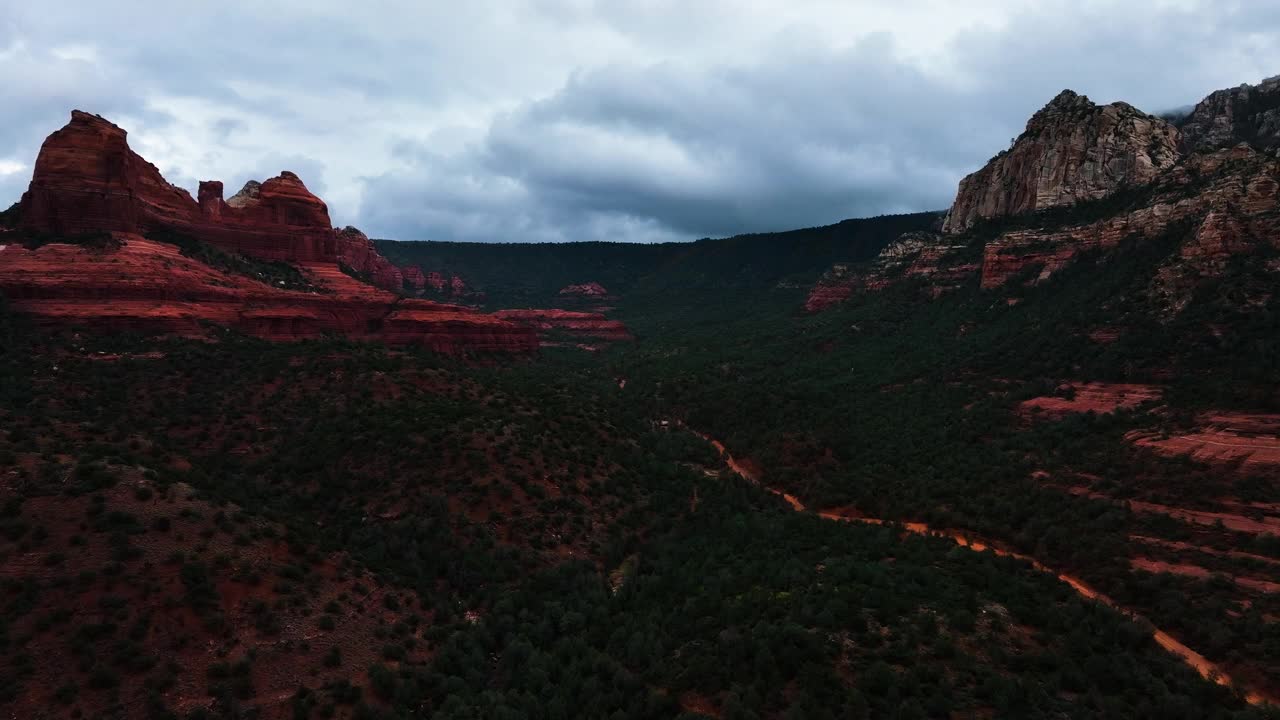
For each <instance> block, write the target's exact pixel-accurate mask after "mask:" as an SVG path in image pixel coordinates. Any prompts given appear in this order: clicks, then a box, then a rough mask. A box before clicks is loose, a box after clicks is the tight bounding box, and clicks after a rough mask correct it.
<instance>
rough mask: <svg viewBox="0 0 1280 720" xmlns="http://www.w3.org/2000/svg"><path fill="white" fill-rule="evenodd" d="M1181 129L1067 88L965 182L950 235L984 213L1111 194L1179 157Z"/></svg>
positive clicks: (947, 226) (948, 224)
mask: <svg viewBox="0 0 1280 720" xmlns="http://www.w3.org/2000/svg"><path fill="white" fill-rule="evenodd" d="M1178 139H1179V135H1178V130H1177V128H1175V127H1173V126H1172V125H1170V124H1169V123H1167V122H1165V121H1164V120H1161V119H1160V118H1157V117H1153V116H1151V115H1147V114H1146V113H1143V112H1141V111H1139V110H1137V109H1135V108H1134V107H1133V106H1131V105H1128V104H1126V103H1112V104H1110V105H1104V106H1099V105H1095V104H1094V103H1093V102H1091V101H1090V100H1089V98H1087V97H1085V96H1083V95H1077V94H1076V93H1074V92H1071V91H1070V90H1064V91H1063V92H1062V93H1061V94H1059V95H1058V96H1057V97H1055V98H1054V99H1053V100H1052V101H1051V102H1050V103H1049V104H1048V105H1046V106H1045V107H1044V108H1043V109H1041V110H1040V111H1039V112H1037V113H1036V114H1035V115H1034V116H1032V118H1031V120H1030V121H1029V122H1028V123H1027V129H1026V131H1024V132H1023V133H1022V135H1021V136H1019V137H1018V139H1017V140H1016V141H1015V142H1014V144H1013V147H1011V148H1010V149H1009V150H1007V151H1005V152H1003V153H1001V154H1000V155H997V156H996V157H995V158H994V159H992V160H991V162H989V163H987V165H986V167H984V168H982V169H981V170H979V171H978V172H976V173H973V174H972V175H969V176H968V177H966V178H965V179H964V180H962V181H961V182H960V190H959V192H958V193H957V194H956V200H955V204H954V205H952V207H951V212H949V213H948V214H947V218H946V220H945V222H944V223H943V232H944V233H952V234H954V233H960V232H964V231H965V230H968V229H969V228H970V227H972V226H973V225H974V223H976V222H977V221H978V220H981V219H983V218H991V217H1000V216H1003V215H1016V214H1019V213H1024V212H1031V211H1034V210H1043V209H1045V208H1050V207H1056V206H1060V205H1070V204H1073V203H1076V202H1080V201H1082V200H1092V199H1097V198H1100V197H1105V196H1106V195H1109V194H1111V193H1113V192H1115V191H1116V190H1117V189H1119V188H1121V187H1124V186H1126V185H1141V184H1144V183H1147V182H1149V181H1151V180H1152V179H1153V178H1154V177H1156V176H1157V175H1158V174H1160V173H1161V172H1162V171H1164V170H1166V169H1168V168H1170V167H1172V166H1173V164H1174V163H1175V162H1176V161H1177V159H1178Z"/></svg>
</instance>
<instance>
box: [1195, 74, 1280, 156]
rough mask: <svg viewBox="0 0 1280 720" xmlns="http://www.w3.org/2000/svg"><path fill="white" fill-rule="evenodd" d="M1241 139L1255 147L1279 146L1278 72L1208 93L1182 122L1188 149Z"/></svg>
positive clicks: (1211, 148) (1218, 146)
mask: <svg viewBox="0 0 1280 720" xmlns="http://www.w3.org/2000/svg"><path fill="white" fill-rule="evenodd" d="M1242 142H1244V143H1249V144H1251V145H1253V146H1254V147H1256V148H1259V149H1265V148H1270V147H1276V146H1277V145H1280V75H1277V76H1276V77H1272V78H1268V79H1266V80H1263V81H1262V82H1261V83H1259V84H1257V85H1241V86H1240V87H1235V88H1229V89H1227V90H1218V91H1217V92H1214V93H1211V94H1210V95H1209V96H1208V97H1206V98H1205V99H1204V100H1201V101H1200V103H1199V104H1197V105H1196V107H1195V109H1194V110H1192V111H1191V115H1189V116H1188V117H1187V118H1186V120H1184V121H1183V123H1182V145H1183V148H1184V149H1186V150H1188V151H1194V150H1214V149H1217V148H1222V147H1226V146H1230V145H1235V144H1237V143H1242Z"/></svg>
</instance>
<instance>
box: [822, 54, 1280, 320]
mask: <svg viewBox="0 0 1280 720" xmlns="http://www.w3.org/2000/svg"><path fill="white" fill-rule="evenodd" d="M1181 127H1182V129H1181V132H1180V131H1179V130H1178V129H1177V128H1174V127H1173V126H1172V125H1170V124H1169V123H1167V122H1165V121H1163V120H1160V119H1158V118H1154V117H1152V116H1150V115H1146V114H1144V113H1141V112H1139V111H1137V110H1135V109H1134V108H1132V107H1131V106H1129V105H1126V104H1124V103H1113V104H1111V105H1106V106H1098V105H1095V104H1093V103H1092V102H1090V101H1089V100H1088V98H1085V97H1083V96H1080V95H1077V94H1075V93H1072V92H1070V91H1065V92H1063V93H1061V94H1060V95H1058V96H1057V97H1056V98H1054V99H1053V101H1051V102H1050V103H1049V104H1048V105H1046V106H1045V108H1044V109H1042V110H1041V111H1040V112H1038V113H1036V114H1035V116H1033V117H1032V118H1031V120H1030V121H1029V122H1028V123H1027V130H1026V132H1024V133H1023V134H1022V135H1021V136H1020V137H1019V138H1018V139H1017V140H1016V141H1015V142H1014V145H1013V147H1012V148H1010V149H1009V150H1008V151H1006V152H1003V153H1001V154H1000V155H998V156H997V157H995V158H994V159H992V160H991V161H990V162H989V163H987V165H986V166H985V167H983V168H982V169H981V170H979V171H978V172H975V173H973V174H972V175H969V176H968V177H966V178H965V179H964V180H963V181H961V183H960V188H959V192H958V193H957V195H956V201H955V205H954V206H952V208H951V210H950V212H949V213H948V215H947V218H946V221H945V223H944V226H943V235H942V236H941V237H939V236H926V235H921V234H913V235H910V236H904V237H902V238H900V239H899V240H898V241H897V242H895V243H892V244H891V245H889V246H888V247H887V248H886V249H885V251H884V252H883V253H881V255H880V257H879V258H878V259H877V260H876V262H875V263H873V264H872V266H871V267H870V268H859V269H855V270H850V269H848V268H837V269H836V270H833V271H832V272H829V273H827V275H826V276H824V278H822V279H821V280H819V282H818V283H817V285H816V286H815V287H814V289H813V291H812V293H811V294H810V297H809V301H808V303H807V304H806V307H807V308H808V309H809V310H810V311H815V310H820V309H822V308H824V307H827V306H829V305H831V304H834V303H837V302H840V301H842V300H843V299H845V298H846V297H848V296H849V295H850V294H851V293H852V292H854V291H855V290H856V289H859V288H865V289H866V290H876V289H880V288H883V287H885V286H887V285H891V284H893V283H895V282H898V281H900V280H902V279H905V278H913V277H926V278H928V280H929V283H930V286H931V291H932V294H934V295H937V294H940V293H942V292H945V291H946V290H948V289H952V288H954V287H957V286H959V285H960V284H962V283H963V282H965V281H966V280H967V279H968V278H972V277H973V276H974V275H976V276H978V282H979V284H980V286H981V287H982V288H983V289H986V290H995V289H997V288H1000V287H1003V286H1005V285H1007V284H1009V283H1011V282H1014V281H1022V282H1027V283H1037V282H1042V281H1044V280H1046V279H1048V278H1049V277H1051V276H1052V275H1053V274H1054V273H1056V272H1058V271H1059V270H1061V269H1062V268H1064V267H1066V266H1068V265H1069V264H1071V263H1072V262H1073V261H1074V260H1075V258H1076V257H1077V256H1079V255H1080V254H1081V253H1082V252H1085V251H1089V250H1110V249H1113V248H1116V247H1117V246H1119V245H1120V244H1121V243H1122V242H1123V241H1125V240H1126V239H1138V240H1142V239H1151V238H1155V237H1158V236H1161V235H1163V234H1165V233H1168V232H1170V231H1173V230H1176V231H1177V232H1179V233H1182V232H1183V231H1184V229H1185V233H1186V236H1185V237H1184V238H1183V239H1182V242H1181V244H1180V246H1179V247H1178V250H1177V252H1176V253H1175V254H1174V255H1173V256H1172V257H1171V258H1170V259H1168V260H1167V261H1166V262H1165V263H1164V264H1163V265H1162V266H1161V267H1160V268H1159V269H1158V271H1157V272H1156V275H1155V277H1153V278H1152V281H1151V287H1150V292H1151V294H1152V296H1154V297H1155V298H1156V299H1157V300H1159V301H1160V303H1161V304H1162V305H1163V307H1164V308H1166V309H1167V310H1168V311H1169V312H1178V311H1180V310H1181V309H1182V307H1184V306H1185V304H1186V302H1187V301H1188V300H1189V298H1190V295H1191V294H1192V291H1193V290H1194V288H1195V286H1196V284H1197V283H1198V282H1199V281H1200V280H1201V279H1202V278H1205V277H1210V276H1214V275H1215V274H1217V273H1220V272H1221V271H1222V270H1223V269H1224V268H1225V267H1226V265H1227V263H1228V262H1229V260H1230V259H1231V258H1232V257H1233V256H1235V255H1238V254H1241V253H1250V252H1254V251H1256V250H1260V249H1262V248H1265V247H1267V246H1270V247H1275V248H1280V154H1277V149H1276V148H1277V146H1280V77H1278V78H1272V79H1270V80H1267V81H1264V82H1263V83H1261V84H1259V85H1257V86H1249V85H1244V86H1241V87H1239V88H1233V89H1230V90H1221V91H1218V92H1215V93H1213V94H1211V95H1209V97H1207V98H1205V99H1204V100H1203V101H1202V102H1201V103H1200V104H1199V105H1197V106H1196V108H1195V110H1194V111H1193V112H1192V113H1191V114H1190V115H1189V116H1188V117H1187V118H1186V119H1185V120H1184V121H1183V123H1182V126H1181ZM1098 201H1102V202H1098ZM1050 208H1057V210H1055V211H1054V212H1051V213H1040V214H1035V213H1036V212H1037V211H1044V210H1047V209H1050ZM1011 216H1019V217H1011ZM1003 218H1009V219H1003ZM979 220H992V221H994V222H995V223H997V224H996V225H994V226H993V225H990V224H987V225H984V226H983V228H984V229H982V230H980V231H979V230H974V225H975V224H976V223H977V222H978V221H979ZM1000 224H1003V225H1004V226H1005V227H1007V228H1009V229H1006V230H999V229H998V228H999V226H1000ZM975 258H980V262H974V259H975Z"/></svg>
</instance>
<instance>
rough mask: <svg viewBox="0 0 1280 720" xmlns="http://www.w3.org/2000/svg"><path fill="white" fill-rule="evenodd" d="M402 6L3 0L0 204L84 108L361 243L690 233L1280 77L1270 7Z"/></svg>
mask: <svg viewBox="0 0 1280 720" xmlns="http://www.w3.org/2000/svg"><path fill="white" fill-rule="evenodd" d="M420 5H422V7H418V6H415V5H404V4H396V3H385V2H377V1H374V2H370V3H364V4H361V5H360V6H358V7H357V6H351V5H350V4H349V3H332V4H329V3H324V2H307V3H293V2H283V3H271V4H247V3H246V4H238V3H229V4H219V5H217V6H213V5H207V6H206V5H201V6H198V7H191V8H182V9H181V12H179V10H178V9H177V8H175V7H174V6H173V5H172V4H171V3H159V2H134V3H125V4H123V6H122V7H120V8H107V7H97V6H89V7H85V6H83V5H82V4H80V3H75V4H71V3H56V2H55V3H53V4H52V5H50V6H48V7H45V6H42V7H41V8H38V9H37V8H35V7H34V5H31V6H23V7H18V8H16V9H15V10H14V11H13V12H11V13H9V14H8V15H7V16H6V19H4V20H0V204H7V202H9V201H12V200H16V198H17V196H18V195H19V194H20V193H21V191H22V189H23V188H24V187H25V184H26V182H27V180H28V179H29V175H30V165H31V163H32V162H33V161H34V156H35V152H36V149H37V148H38V146H39V143H40V141H41V139H42V138H43V137H44V136H45V135H46V134H48V133H49V132H50V131H51V130H53V129H56V128H57V127H59V126H60V125H61V124H62V123H64V122H65V120H66V117H67V113H68V111H69V110H70V109H71V108H72V107H79V108H82V109H86V110H91V111H93V112H98V113H100V114H103V115H104V116H107V117H109V118H111V119H113V120H115V121H116V122H118V123H119V124H121V125H122V126H124V127H126V128H127V129H129V130H130V138H131V141H132V142H133V144H134V147H135V149H137V150H138V151H139V152H141V153H142V154H143V155H145V156H146V157H147V158H148V159H150V160H152V161H153V162H155V163H156V164H157V165H158V166H159V167H160V168H161V170H162V171H163V172H165V173H166V176H167V177H169V178H170V179H171V180H172V181H174V182H176V183H178V184H181V185H193V184H194V183H195V182H196V181H197V180H199V179H206V178H220V179H223V180H225V181H227V183H228V185H229V186H233V185H236V184H237V183H240V182H243V180H245V179H248V178H250V177H265V176H268V175H272V174H275V173H276V172H278V171H279V170H282V169H286V168H288V169H292V170H295V171H297V172H298V173H299V174H300V175H301V176H302V177H303V178H304V180H306V181H307V183H308V185H309V186H310V187H312V188H313V189H314V190H316V191H318V192H321V193H323V195H324V197H325V199H326V200H327V201H328V202H329V205H330V209H331V212H332V214H333V217H334V221H335V222H336V223H339V224H348V223H350V224H356V225H359V226H360V227H362V228H363V229H365V230H366V231H367V232H369V233H370V234H371V235H375V236H381V237H395V238H402V239H438V240H480V241H568V240H624V241H660V240H685V239H692V238H696V237H701V236H717V235H728V234H733V233H738V232H745V231H759V230H774V229H783V228H790V227H801V226H809V225H818V224H825V223H830V222H834V221H838V220H840V219H843V218H846V217H854V216H861V215H872V214H879V213H885V212H903V211H911V210H920V209H933V208H942V207H945V206H946V205H947V204H948V203H949V202H950V200H951V197H952V194H953V193H954V190H955V185H956V182H957V181H958V180H959V178H960V177H962V176H963V175H964V174H965V173H967V172H969V171H971V170H973V169H975V168H976V167H978V166H980V165H981V164H982V163H983V162H984V161H985V160H986V159H987V158H989V157H990V156H991V155H993V154H994V153H995V152H997V151H999V150H1000V149H1002V148H1003V147H1004V146H1005V144H1006V143H1007V142H1008V140H1009V139H1010V138H1011V137H1012V136H1014V135H1016V134H1017V133H1018V132H1019V131H1020V130H1021V126H1022V124H1023V123H1024V122H1025V120H1026V117H1027V116H1028V115H1029V114H1030V113H1032V112H1034V110H1035V109H1036V108H1037V107H1039V106H1040V105H1041V104H1043V103H1044V102H1045V101H1047V100H1048V99H1049V98H1050V97H1052V96H1053V95H1054V94H1056V93H1057V92H1058V91H1059V90H1061V89H1062V88H1064V87H1072V88H1074V89H1077V90H1079V91H1081V92H1085V93H1087V94H1089V95H1090V96H1091V97H1093V98H1094V99H1095V100H1098V101H1110V100H1115V99H1125V100H1128V101H1130V102H1132V103H1134V104H1135V105H1138V106H1139V107H1142V108H1144V109H1147V110H1149V111H1160V110H1165V109H1169V108H1174V107H1179V106H1184V105H1186V104H1187V103H1191V102H1194V101H1195V100H1197V99H1199V97H1200V96H1202V95H1203V94H1205V93H1206V92H1208V91H1209V90H1212V89H1215V88H1218V87H1222V86H1228V85H1234V84H1238V83H1240V82H1253V81H1256V80H1258V79H1260V78H1261V77H1264V76H1267V75H1271V74H1274V73H1275V72H1276V71H1277V70H1280V47H1277V46H1276V44H1275V43H1274V42H1273V41H1272V40H1273V38H1274V37H1275V36H1276V35H1277V34H1280V11H1278V10H1277V9H1276V8H1275V7H1273V5H1272V4H1271V3H1265V4H1264V3H1244V2H1239V3H1234V4H1222V3H1209V2H1203V3H1200V2H1193V1H1190V0H1188V1H1185V2H1156V3H1152V4H1144V5H1142V6H1141V7H1137V6H1135V4H1132V3H1126V2H1120V1H1119V0H1117V1H1115V2H1108V1H1102V0H1099V1H1095V2H1090V3H1086V4H1082V5H1079V6H1078V7H1075V8H1071V9H1069V10H1068V9H1063V8H1054V7H1046V6H1045V5H1044V4H1040V3H1030V2H1022V1H1020V0H1010V1H1009V2H999V1H997V0H982V1H980V2H974V3H965V4H962V5H964V7H963V8H957V7H956V5H960V4H954V3H941V2H934V1H932V0H900V1H898V2H884V3H843V2H832V1H831V0H803V1H800V0H794V1H787V2H783V1H782V0H778V1H776V2H771V1H770V0H746V1H745V2H740V3H729V2H723V1H721V0H708V2H706V3H698V4H696V5H692V6H691V5H689V4H686V3H669V2H651V3H634V2H595V3H584V2H576V1H574V0H551V1H547V2H533V1H528V2H516V1H513V2H503V3H496V2H495V3H483V2H477V3H468V4H467V5H466V7H462V8H453V9H450V8H444V7H431V5H432V4H429V3H428V4H420ZM233 189H234V188H233Z"/></svg>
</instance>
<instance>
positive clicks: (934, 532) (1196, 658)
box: [696, 433, 1280, 705]
mask: <svg viewBox="0 0 1280 720" xmlns="http://www.w3.org/2000/svg"><path fill="white" fill-rule="evenodd" d="M696 434H697V435H698V436H699V437H702V438H703V439H705V440H707V441H708V442H710V443H711V444H712V445H713V446H714V447H715V448H716V449H717V450H718V451H719V452H720V453H721V454H722V455H723V456H724V457H725V459H726V462H728V463H729V467H730V468H733V469H735V471H737V462H736V461H735V460H733V456H732V455H731V454H729V453H728V452H727V450H726V449H725V447H724V445H723V444H722V443H720V442H719V441H717V440H714V439H712V438H710V437H708V436H706V435H703V434H701V433H696ZM738 474H739V475H740V476H741V477H742V478H743V479H744V480H747V481H749V482H751V483H753V484H758V483H759V475H748V474H745V473H742V472H740V471H738ZM768 490H769V492H772V493H773V494H775V495H778V496H781V497H782V498H783V499H784V500H786V501H787V504H788V505H790V506H791V509H792V510H794V511H796V512H803V511H804V510H805V505H804V503H803V502H801V501H800V500H799V499H798V498H796V497H795V496H794V495H791V494H789V493H786V492H783V491H782V490H778V489H775V488H768ZM818 517H821V518H823V519H824V520H832V521H836V522H857V523H868V524H873V525H885V524H890V523H892V524H894V525H895V526H896V527H900V528H902V529H903V530H904V531H905V532H907V533H911V534H915V535H926V536H930V537H943V538H949V539H951V540H952V541H954V542H955V543H956V544H957V545H959V546H960V547H963V548H967V549H970V550H973V551H975V552H985V551H988V550H990V551H991V552H994V553H995V554H997V555H1002V556H1006V557H1012V558H1017V559H1019V560H1023V561H1025V562H1027V563H1030V564H1031V566H1032V567H1034V568H1035V569H1036V570H1039V571H1041V572H1047V573H1050V574H1052V575H1054V576H1055V577H1057V578H1058V579H1059V580H1061V581H1062V582H1065V583H1066V584H1067V585H1069V586H1071V588H1072V589H1073V590H1075V591H1076V592H1077V593H1078V594H1080V595H1081V596H1082V597H1085V598H1087V599H1090V600H1094V601H1096V602H1100V603H1102V604H1104V605H1107V606H1108V607H1111V608H1113V609H1115V610H1118V611H1119V612H1121V613H1124V614H1125V615H1126V616H1128V617H1130V618H1132V619H1134V620H1137V621H1142V622H1148V624H1149V621H1147V620H1146V618H1144V617H1143V616H1141V615H1139V614H1138V613H1136V612H1134V611H1132V610H1129V609H1127V608H1125V607H1123V606H1121V605H1119V604H1118V603H1116V602H1115V601H1114V600H1112V599H1111V598H1109V597H1107V596H1106V595H1104V594H1102V593H1101V592H1098V591H1097V590H1095V589H1094V588H1093V587H1091V586H1090V585H1088V584H1087V583H1085V582H1084V581H1083V580H1080V579H1079V578H1076V577H1074V576H1072V575H1068V574H1065V573H1060V572H1058V571H1056V570H1053V569H1052V568H1049V567H1047V566H1045V565H1044V564H1043V563H1041V562H1040V561H1038V560H1036V559H1035V558H1033V557H1031V556H1029V555H1025V554H1022V553H1019V552H1016V551H1013V550H1010V549H1008V548H1005V547H1001V546H1000V545H999V544H997V543H993V542H991V541H989V540H985V539H982V538H978V537H975V536H973V535H971V534H969V533H967V532H965V531H962V530H938V529H935V528H931V527H929V526H928V525H926V524H924V523H918V522H906V523H903V522H896V521H886V520H883V519H881V518H873V517H866V516H864V515H862V514H861V513H858V512H857V511H856V510H852V509H844V510H839V509H837V510H824V511H819V512H818ZM1268 592H1269V591H1268ZM1152 637H1153V639H1154V640H1155V641H1156V643H1157V644H1159V645H1160V646H1161V647H1163V648H1164V649H1165V650H1167V651H1169V652H1170V653H1172V654H1173V655H1176V656H1177V657H1178V658H1179V659H1180V660H1182V661H1183V662H1184V663H1186V664H1187V665H1189V666H1191V667H1192V668H1194V669H1195V670H1196V672H1198V673H1199V674H1200V676H1201V677H1203V678H1205V679H1206V680H1210V681H1212V682H1215V683H1217V684H1219V685H1226V686H1231V685H1235V682H1234V681H1233V680H1232V679H1231V677H1230V676H1228V675H1227V674H1226V672H1224V671H1223V670H1222V668H1221V667H1219V666H1218V665H1217V664H1215V663H1214V662H1212V661H1210V660H1209V659H1208V658H1206V657H1205V656H1203V655H1201V654H1200V653H1198V652H1196V651H1195V650H1192V649H1191V648H1189V647H1187V646H1186V645H1184V644H1183V643H1182V642H1180V641H1178V640H1177V639H1176V638H1174V637H1173V636H1172V635H1170V634H1168V633H1167V632H1165V631H1163V630H1159V629H1156V630H1155V631H1154V632H1153V634H1152ZM1245 699H1246V700H1248V702H1249V703H1251V704H1254V705H1261V704H1263V703H1271V704H1277V703H1278V702H1280V698H1275V697H1271V696H1269V695H1266V694H1264V693H1262V692H1259V691H1249V690H1245Z"/></svg>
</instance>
